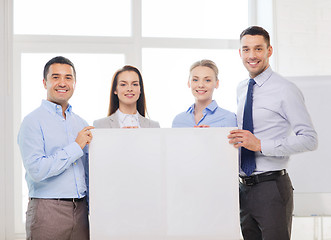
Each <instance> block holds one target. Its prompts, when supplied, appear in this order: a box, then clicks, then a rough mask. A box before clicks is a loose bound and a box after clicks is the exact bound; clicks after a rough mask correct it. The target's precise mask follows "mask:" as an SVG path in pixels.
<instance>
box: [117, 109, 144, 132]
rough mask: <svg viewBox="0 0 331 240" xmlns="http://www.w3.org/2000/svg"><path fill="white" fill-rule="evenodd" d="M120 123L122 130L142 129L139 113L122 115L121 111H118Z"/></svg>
mask: <svg viewBox="0 0 331 240" xmlns="http://www.w3.org/2000/svg"><path fill="white" fill-rule="evenodd" d="M117 112H118V113H117V114H118V115H117V116H118V122H119V124H120V128H123V127H138V128H140V124H139V118H138V115H139V113H138V111H137V113H136V114H125V113H122V112H121V111H120V110H119V109H117Z"/></svg>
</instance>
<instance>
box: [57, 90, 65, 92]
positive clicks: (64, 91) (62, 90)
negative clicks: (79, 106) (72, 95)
mask: <svg viewBox="0 0 331 240" xmlns="http://www.w3.org/2000/svg"><path fill="white" fill-rule="evenodd" d="M57 91H58V92H63V93H65V92H66V91H67V90H57Z"/></svg>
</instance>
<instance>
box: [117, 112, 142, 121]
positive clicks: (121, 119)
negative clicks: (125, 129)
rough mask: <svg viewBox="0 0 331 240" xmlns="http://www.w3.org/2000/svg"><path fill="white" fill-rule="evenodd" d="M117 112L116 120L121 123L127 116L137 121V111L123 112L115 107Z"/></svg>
mask: <svg viewBox="0 0 331 240" xmlns="http://www.w3.org/2000/svg"><path fill="white" fill-rule="evenodd" d="M116 112H117V113H118V115H117V116H118V120H119V121H120V122H122V123H124V121H125V119H126V118H128V117H131V118H134V119H135V120H136V121H138V119H139V118H138V111H137V113H136V114H125V113H122V112H121V111H120V109H117V111H116Z"/></svg>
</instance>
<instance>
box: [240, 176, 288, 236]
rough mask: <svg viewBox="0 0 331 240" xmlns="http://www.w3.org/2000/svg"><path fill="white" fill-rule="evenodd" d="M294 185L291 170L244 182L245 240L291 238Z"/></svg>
mask: <svg viewBox="0 0 331 240" xmlns="http://www.w3.org/2000/svg"><path fill="white" fill-rule="evenodd" d="M292 213H293V187H292V183H291V180H290V178H289V176H288V174H285V175H283V176H280V177H278V178H277V179H276V180H272V181H266V182H261V183H258V184H256V185H253V186H246V185H244V184H241V183H240V225H241V231H242V234H243V237H244V239H245V240H289V239H290V238H291V227H292Z"/></svg>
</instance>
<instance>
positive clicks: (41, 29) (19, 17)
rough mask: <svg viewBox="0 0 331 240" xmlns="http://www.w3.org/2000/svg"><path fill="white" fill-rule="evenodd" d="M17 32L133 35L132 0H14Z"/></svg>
mask: <svg viewBox="0 0 331 240" xmlns="http://www.w3.org/2000/svg"><path fill="white" fill-rule="evenodd" d="M14 33H15V34H39V35H68V36H79V35H80V36H131V1H130V0H121V1H117V0H94V1H88V0H57V1H50V0H29V1H26V0H15V1H14Z"/></svg>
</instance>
